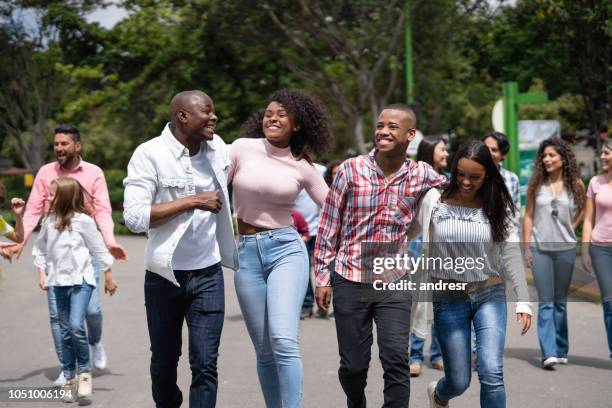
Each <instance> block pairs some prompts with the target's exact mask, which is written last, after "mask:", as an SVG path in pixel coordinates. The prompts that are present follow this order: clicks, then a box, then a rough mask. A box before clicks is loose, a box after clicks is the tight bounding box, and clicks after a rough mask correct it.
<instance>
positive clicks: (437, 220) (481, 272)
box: [419, 141, 531, 408]
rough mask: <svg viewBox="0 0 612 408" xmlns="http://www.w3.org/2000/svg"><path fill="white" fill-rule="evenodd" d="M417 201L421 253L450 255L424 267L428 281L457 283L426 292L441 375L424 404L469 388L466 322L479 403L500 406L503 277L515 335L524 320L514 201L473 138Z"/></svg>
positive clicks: (527, 310)
mask: <svg viewBox="0 0 612 408" xmlns="http://www.w3.org/2000/svg"><path fill="white" fill-rule="evenodd" d="M421 206H422V211H421V213H420V215H419V219H420V222H421V225H423V242H424V243H426V245H425V248H424V256H425V259H428V258H431V259H436V258H442V259H450V260H452V261H453V262H452V263H453V265H447V262H446V261H445V262H444V264H443V265H442V264H440V265H436V264H435V263H434V265H433V266H430V267H429V269H428V270H427V271H428V273H429V280H430V281H431V282H434V283H436V284H441V285H449V284H451V283H452V284H455V285H459V286H458V287H459V288H462V290H449V291H447V290H441V291H436V292H434V293H433V309H434V322H435V325H436V330H437V334H438V340H439V342H440V348H441V351H442V358H443V360H444V374H445V375H444V377H443V378H442V379H440V380H439V381H434V382H432V383H430V384H429V387H428V390H427V391H428V395H429V400H430V406H431V407H433V408H436V407H446V406H448V401H450V400H451V399H452V398H455V397H457V396H459V395H461V394H463V392H465V390H466V389H467V388H468V387H469V384H470V381H471V373H472V372H471V341H470V338H471V335H470V332H471V327H472V325H473V326H474V329H475V333H476V344H477V348H476V354H477V361H478V363H477V371H478V378H479V381H480V385H481V387H480V405H481V407H485V408H493V407H494V408H499V407H505V404H506V393H505V387H504V381H503V351H504V342H505V338H506V314H507V310H506V307H507V306H506V291H505V281H506V280H508V281H509V282H510V284H511V285H512V287H513V289H514V293H515V295H516V297H517V299H518V301H519V302H518V303H517V307H516V316H517V321H519V322H520V323H521V325H522V328H521V332H522V334H525V333H526V332H527V330H529V327H530V325H531V306H530V304H529V302H528V301H527V299H528V292H527V282H526V280H525V275H524V270H523V265H522V261H521V253H520V247H519V245H518V241H519V238H518V234H517V231H516V227H515V225H514V223H513V222H512V219H513V216H514V210H515V208H514V204H513V203H512V198H511V197H510V193H509V192H508V190H507V188H506V186H505V184H504V180H503V178H502V176H501V175H500V173H499V170H498V169H497V167H496V166H495V163H494V162H493V159H492V158H491V155H490V153H489V149H488V148H487V146H486V145H485V144H484V143H482V142H480V141H471V142H468V143H466V144H464V145H462V146H461V147H460V148H459V151H458V152H457V154H456V156H455V158H454V160H453V164H452V167H451V180H450V183H449V185H448V187H447V188H446V189H445V190H444V191H443V193H442V194H441V195H440V193H439V192H438V191H437V190H430V192H429V193H427V195H426V197H425V198H424V201H423V203H422V204H421ZM469 259H472V261H471V262H468V260H469ZM502 263H503V271H504V272H503V274H502V273H501V271H502ZM468 264H469V265H468ZM506 278H507V279H506ZM455 287H457V286H455Z"/></svg>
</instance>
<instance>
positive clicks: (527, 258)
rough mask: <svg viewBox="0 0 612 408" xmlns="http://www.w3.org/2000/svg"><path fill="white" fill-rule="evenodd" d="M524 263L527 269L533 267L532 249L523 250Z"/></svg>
mask: <svg viewBox="0 0 612 408" xmlns="http://www.w3.org/2000/svg"><path fill="white" fill-rule="evenodd" d="M523 263H524V264H525V267H526V268H529V269H531V267H532V266H533V255H532V254H531V248H529V247H525V249H523Z"/></svg>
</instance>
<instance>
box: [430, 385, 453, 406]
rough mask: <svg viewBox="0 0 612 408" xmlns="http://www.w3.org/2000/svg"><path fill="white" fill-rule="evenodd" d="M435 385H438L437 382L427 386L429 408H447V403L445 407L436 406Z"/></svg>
mask: <svg viewBox="0 0 612 408" xmlns="http://www.w3.org/2000/svg"><path fill="white" fill-rule="evenodd" d="M436 385H438V382H437V381H432V382H430V383H429V385H428V386H427V395H428V396H429V407H430V408H448V407H450V404H449V403H448V402H447V403H446V405H442V404H438V403H437V402H436V397H435V394H436Z"/></svg>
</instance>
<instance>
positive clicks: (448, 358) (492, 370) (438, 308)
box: [433, 284, 507, 408]
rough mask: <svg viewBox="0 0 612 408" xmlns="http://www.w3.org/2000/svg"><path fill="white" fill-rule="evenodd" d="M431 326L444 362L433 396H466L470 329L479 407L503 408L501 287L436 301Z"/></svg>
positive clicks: (503, 301) (503, 308) (503, 304)
mask: <svg viewBox="0 0 612 408" xmlns="http://www.w3.org/2000/svg"><path fill="white" fill-rule="evenodd" d="M435 299H436V295H435V294H434V304H433V309H434V322H435V325H436V330H437V332H438V340H439V342H440V349H441V351H442V358H443V360H444V377H443V378H442V379H441V380H440V381H438V385H437V386H436V391H435V393H436V396H437V397H438V399H440V400H442V401H450V400H451V399H452V398H454V397H457V396H459V395H461V394H463V393H464V392H465V390H467V388H468V387H469V386H470V381H471V379H472V370H471V341H470V338H471V327H472V324H473V325H474V330H475V332H476V356H477V363H476V366H477V370H478V380H479V381H480V406H481V407H482V408H503V407H505V406H506V389H505V387H504V343H505V341H506V317H507V305H506V294H505V288H504V285H503V284H500V285H495V286H491V287H488V288H485V289H482V290H480V291H478V292H475V293H471V294H469V295H465V296H464V298H463V299H456V300H451V301H448V300H446V301H441V302H440V301H435Z"/></svg>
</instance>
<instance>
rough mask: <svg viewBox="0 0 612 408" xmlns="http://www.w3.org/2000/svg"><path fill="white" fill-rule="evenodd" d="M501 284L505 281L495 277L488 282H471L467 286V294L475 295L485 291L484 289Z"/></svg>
mask: <svg viewBox="0 0 612 408" xmlns="http://www.w3.org/2000/svg"><path fill="white" fill-rule="evenodd" d="M500 283H504V279H503V278H502V277H501V276H493V277H491V278H489V279H487V280H484V281H480V282H470V283H468V284H467V285H465V293H474V292H478V291H481V290H483V289H484V288H488V287H489V286H495V285H499V284H500Z"/></svg>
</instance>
